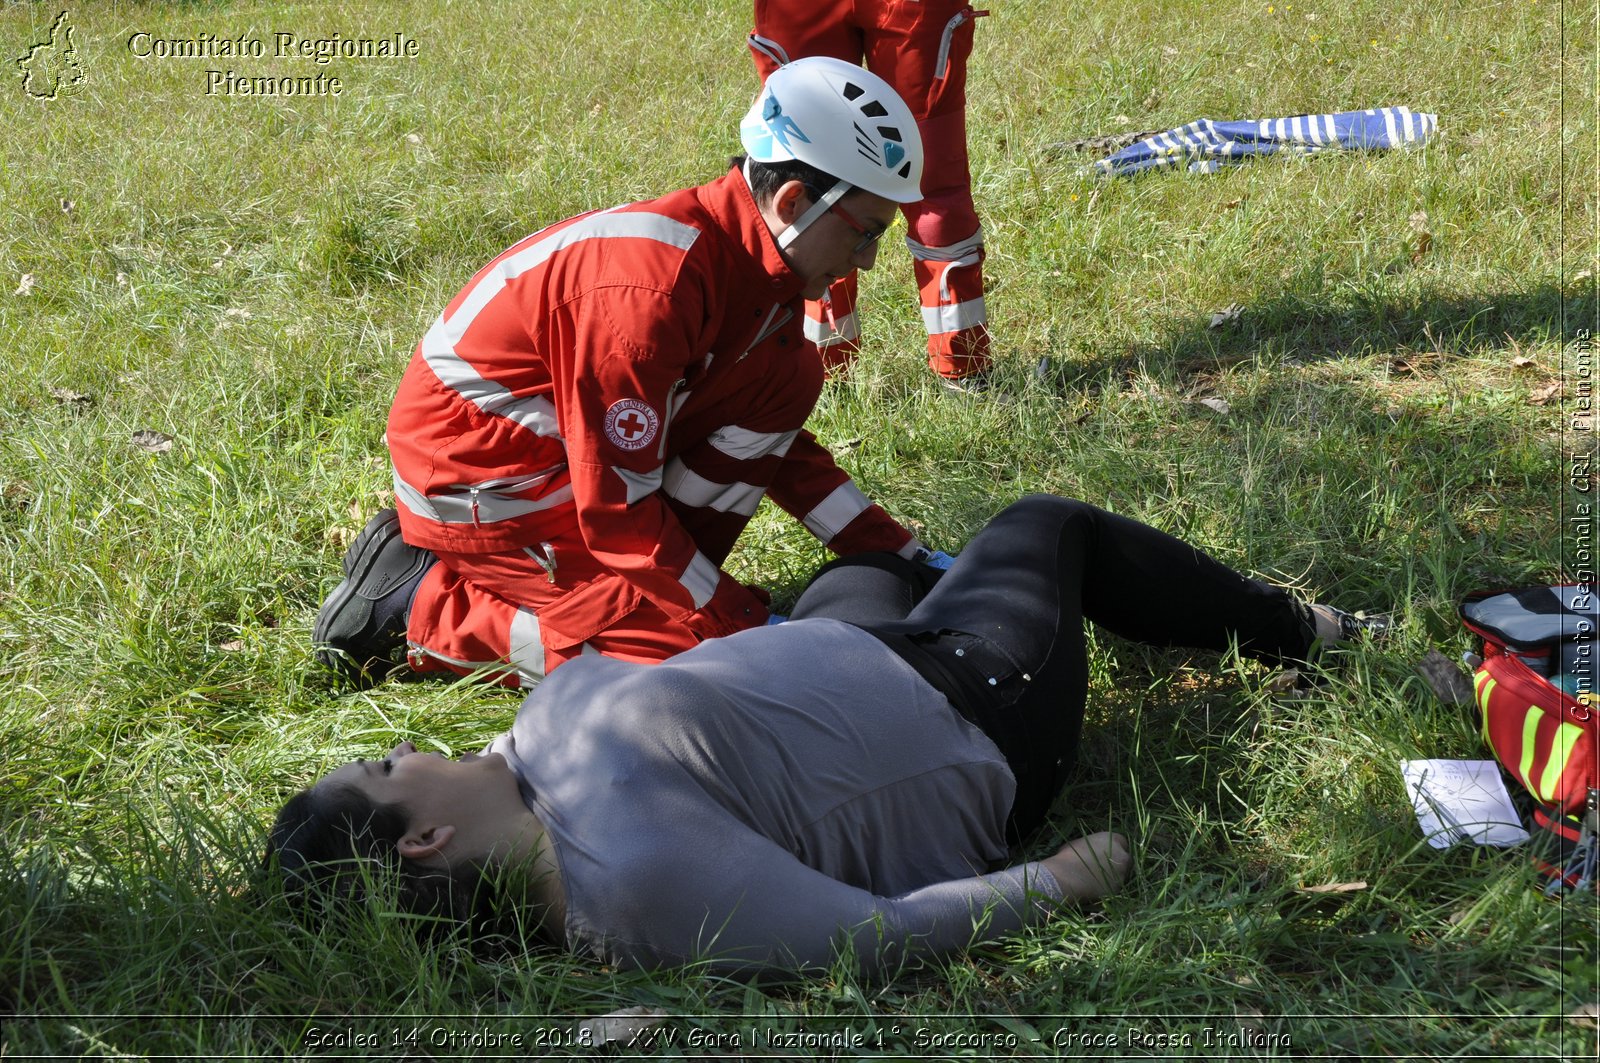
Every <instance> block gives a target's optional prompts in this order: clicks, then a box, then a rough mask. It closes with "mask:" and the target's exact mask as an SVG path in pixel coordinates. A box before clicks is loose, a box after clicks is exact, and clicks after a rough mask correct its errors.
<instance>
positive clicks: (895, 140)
mask: <svg viewBox="0 0 1600 1063" xmlns="http://www.w3.org/2000/svg"><path fill="white" fill-rule="evenodd" d="M739 139H740V140H741V141H742V142H743V143H744V148H745V151H746V152H747V153H748V154H749V157H750V158H751V159H753V160H755V161H756V162H786V161H788V160H790V159H798V160H800V161H801V162H804V163H808V164H810V165H812V166H815V167H816V168H817V169H819V170H821V171H822V172H823V173H826V174H831V175H832V176H834V177H836V178H838V179H839V183H840V184H842V185H844V186H846V187H844V188H840V187H839V185H835V186H834V192H836V193H837V195H835V194H833V192H830V196H832V198H831V199H830V200H829V204H830V205H831V203H832V202H833V201H834V200H837V199H838V197H839V196H842V195H844V194H845V193H846V192H848V191H850V189H851V188H852V187H853V188H860V189H863V190H865V191H867V192H871V193H873V194H874V195H879V196H882V197H883V198H885V199H889V200H893V201H894V202H896V203H914V202H916V201H917V200H919V199H921V198H922V134H921V133H919V132H918V131H917V120H916V119H915V118H913V117H912V115H911V108H909V107H907V106H906V104H905V101H904V100H902V99H901V98H900V96H899V94H898V93H896V92H895V91H894V89H892V88H890V87H889V83H888V82H886V81H884V80H883V79H882V78H880V77H878V75H876V74H874V73H872V72H871V71H869V70H866V69H865V68H863V67H859V66H857V65H855V64H854V63H847V62H845V61H844V60H842V59H832V58H829V57H827V56H820V55H818V56H808V57H807V58H805V59H796V60H795V61H794V62H792V63H786V64H784V65H783V66H780V67H779V68H778V69H777V70H774V71H773V72H772V75H771V76H770V77H768V78H767V83H766V84H765V85H763V86H762V88H761V92H760V93H758V94H757V95H756V100H755V103H753V104H752V105H751V106H750V111H749V113H748V114H746V115H745V116H744V121H743V122H741V123H740V125H739ZM819 206H820V204H819ZM824 209H826V208H824ZM803 227H804V226H801V225H799V224H798V223H797V224H796V226H795V228H796V229H800V228H803Z"/></svg>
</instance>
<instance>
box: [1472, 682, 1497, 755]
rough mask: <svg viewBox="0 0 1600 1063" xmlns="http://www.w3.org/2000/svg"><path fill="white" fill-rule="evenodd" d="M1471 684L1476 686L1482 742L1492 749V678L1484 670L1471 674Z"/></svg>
mask: <svg viewBox="0 0 1600 1063" xmlns="http://www.w3.org/2000/svg"><path fill="white" fill-rule="evenodd" d="M1472 685H1475V687H1477V688H1478V720H1480V724H1482V727H1483V744H1486V746H1488V748H1490V749H1493V748H1494V743H1493V741H1491V740H1490V693H1491V692H1493V690H1494V680H1493V679H1490V674H1488V672H1485V671H1477V672H1474V674H1472Z"/></svg>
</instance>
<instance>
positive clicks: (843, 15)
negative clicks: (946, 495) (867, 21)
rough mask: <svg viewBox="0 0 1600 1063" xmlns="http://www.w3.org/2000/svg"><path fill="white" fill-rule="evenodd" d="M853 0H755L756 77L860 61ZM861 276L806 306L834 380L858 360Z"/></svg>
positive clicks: (808, 333)
mask: <svg viewBox="0 0 1600 1063" xmlns="http://www.w3.org/2000/svg"><path fill="white" fill-rule="evenodd" d="M854 6H855V5H854V4H853V3H851V2H849V0H755V21H756V27H755V31H754V32H753V33H751V34H750V39H749V45H750V54H751V55H752V56H753V57H754V59H755V63H756V73H757V74H759V75H760V76H761V80H762V81H766V79H767V76H768V75H769V74H771V73H772V72H773V71H774V70H776V69H778V66H779V64H781V63H788V62H792V61H794V60H796V59H803V58H805V57H807V56H813V55H825V56H831V57H832V58H834V59H843V60H844V61H845V62H847V63H859V62H861V60H862V58H863V57H864V56H865V38H864V36H863V33H862V29H861V27H860V26H859V25H858V24H857V23H856V22H855V20H854V16H853V9H854ZM856 291H857V288H856V275H855V274H854V273H852V274H850V275H849V276H848V277H844V278H841V279H840V280H838V281H836V282H835V283H834V284H833V285H832V286H831V287H830V288H829V289H828V291H827V293H826V294H825V295H824V296H823V297H822V298H821V299H808V300H806V304H805V314H806V320H805V337H806V339H807V340H809V341H810V342H811V343H812V344H813V345H814V346H815V347H816V348H817V354H818V355H819V356H820V357H821V358H822V366H823V368H824V369H826V370H827V371H828V374H829V375H830V376H831V375H832V374H833V373H834V371H835V370H837V369H840V368H842V367H846V366H848V365H849V364H850V362H851V361H852V360H853V359H854V358H855V354H856V351H857V350H858V349H859V347H860V339H861V324H860V321H859V320H858V319H857V317H856Z"/></svg>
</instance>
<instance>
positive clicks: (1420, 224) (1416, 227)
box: [1409, 210, 1433, 266]
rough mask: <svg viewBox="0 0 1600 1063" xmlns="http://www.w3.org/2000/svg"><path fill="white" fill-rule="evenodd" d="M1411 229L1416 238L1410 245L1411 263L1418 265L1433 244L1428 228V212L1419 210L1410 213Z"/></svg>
mask: <svg viewBox="0 0 1600 1063" xmlns="http://www.w3.org/2000/svg"><path fill="white" fill-rule="evenodd" d="M1409 220H1410V224H1411V231H1412V232H1413V233H1415V234H1416V239H1415V241H1413V243H1412V245H1411V264H1412V265H1413V266H1415V265H1419V264H1420V263H1421V262H1422V259H1423V257H1424V256H1425V255H1427V253H1428V249H1429V248H1431V247H1432V246H1433V233H1432V232H1431V231H1429V229H1428V212H1427V211H1425V210H1419V211H1417V212H1416V213H1414V214H1412V215H1411V218H1410V219H1409Z"/></svg>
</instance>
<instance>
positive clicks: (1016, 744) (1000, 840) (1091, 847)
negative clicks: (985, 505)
mask: <svg viewBox="0 0 1600 1063" xmlns="http://www.w3.org/2000/svg"><path fill="white" fill-rule="evenodd" d="M1085 620H1091V621H1093V622H1094V623H1096V624H1099V625H1101V626H1102V627H1104V628H1106V629H1108V630H1110V631H1112V632H1115V633H1117V634H1119V635H1122V636H1125V637H1128V638H1133V639H1138V640H1140V641H1143V642H1148V643H1153V644H1156V645H1183V646H1191V647H1196V648H1204V649H1223V648H1226V647H1227V646H1229V645H1230V644H1232V643H1236V644H1237V645H1238V647H1239V650H1240V652H1241V653H1244V654H1245V655H1247V656H1250V657H1253V658H1257V659H1260V660H1264V661H1269V662H1279V661H1299V660H1304V659H1305V658H1306V657H1307V655H1308V654H1309V653H1311V651H1312V649H1313V647H1314V646H1316V645H1317V643H1318V642H1319V641H1321V642H1335V641H1339V640H1342V639H1346V638H1350V637H1352V636H1354V635H1356V634H1357V633H1358V632H1360V631H1362V630H1366V629H1370V628H1372V627H1375V626H1377V625H1378V623H1379V622H1378V621H1364V620H1361V619H1359V618H1357V617H1354V616H1351V615H1349V614H1345V613H1341V612H1339V611H1338V610H1334V609H1332V608H1329V607H1327V606H1310V605H1307V604H1305V603H1302V602H1300V601H1298V600H1296V599H1295V598H1294V597H1292V596H1291V595H1289V594H1288V593H1286V592H1285V591H1283V590H1282V589H1280V588H1276V587H1271V586H1268V585H1266V584H1264V583H1260V582H1257V581H1255V580H1252V579H1249V578H1247V577H1245V576H1242V575H1240V574H1239V573H1237V572H1234V571H1232V570H1230V569H1228V568H1226V567H1225V566H1223V565H1222V564H1220V563H1218V562H1217V561H1215V560H1212V559H1211V558H1209V557H1207V556H1206V555H1205V554H1203V553H1201V552H1200V551H1199V550H1197V549H1195V548H1193V547H1191V546H1188V545H1186V544H1184V543H1182V542H1180V541H1178V540H1177V539H1174V538H1172V537H1170V536H1168V535H1166V534H1164V533H1162V532H1159V531H1157V530H1155V529H1153V528H1150V527H1147V526H1145V525H1142V524H1139V523H1137V522H1135V521H1132V520H1128V519H1126V518H1123V517H1118V516H1115V515H1113V514H1111V513H1107V512H1105V511H1103V510H1100V509H1097V508H1095V507H1094V506H1091V505H1088V504H1087V503H1084V502H1079V501H1074V500H1070V499H1063V498H1056V497H1051V496H1045V495H1035V496H1030V497H1028V498H1025V499H1023V500H1021V501H1019V502H1017V503H1014V504H1013V505H1011V506H1009V507H1008V508H1006V509H1005V510H1004V511H1003V512H1002V513H1000V515H999V516H997V517H996V518H995V519H994V520H993V521H992V522H990V523H989V524H988V526H986V527H985V528H984V529H983V530H982V531H981V532H979V534H978V535H977V536H975V537H974V538H973V540H972V541H971V543H970V544H969V545H968V547H967V549H966V550H965V551H964V552H963V553H962V554H961V556H960V557H959V558H958V559H957V560H956V561H955V563H954V565H953V566H952V567H951V568H950V569H949V570H948V571H943V572H941V571H940V570H938V569H934V568H932V567H930V566H928V565H924V564H919V563H917V562H915V561H909V560H906V559H903V558H900V557H898V556H896V555H892V554H876V555H872V554H868V555H860V556H854V557H849V558H842V559H839V560H836V561H834V562H832V563H831V564H829V565H827V566H825V567H824V568H823V569H821V570H820V571H819V572H818V574H817V576H816V577H815V578H814V579H813V581H812V582H811V583H810V584H809V586H808V587H807V588H806V590H805V592H804V593H803V594H802V595H801V597H800V599H799V600H798V602H797V603H796V606H795V609H794V611H793V614H792V617H791V619H789V620H788V621H787V622H785V623H781V624H774V625H770V626H766V627H761V628H755V629H751V630H748V631H743V632H739V633H737V634H734V635H730V636H728V637H726V638H720V639H713V640H710V641H707V642H705V643H703V644H701V645H699V646H697V647H695V648H694V649H691V650H688V651H686V652H684V653H682V654H679V655H678V656H676V657H673V658H670V659H668V660H667V661H665V662H663V663H660V664H653V665H646V664H636V663H630V662H625V661H618V660H615V659H611V658H606V657H599V656H594V657H583V658H579V659H577V660H574V661H571V662H568V663H567V664H566V665H565V666H563V667H562V668H561V669H559V670H558V671H556V672H554V673H552V674H551V675H550V676H548V677H547V678H546V679H545V680H544V681H543V682H541V683H540V684H539V686H538V687H536V688H535V689H534V690H533V691H532V693H530V694H529V695H528V697H527V698H526V700H524V702H523V703H522V706H521V708H520V709H519V710H518V712H517V716H516V720H515V722H514V723H513V725H512V727H511V730H510V731H508V732H507V733H505V734H503V735H501V736H500V737H498V738H496V739H495V740H494V741H493V742H491V743H489V745H488V746H487V748H485V749H484V751H483V752H482V753H480V754H478V755H476V756H471V755H469V756H465V757H462V758H461V759H460V760H458V761H452V760H446V759H444V758H442V757H439V756H437V755H431V754H422V753H418V752H417V751H416V749H415V747H414V746H413V745H412V744H411V743H409V742H403V743H401V744H400V745H398V746H396V747H395V748H394V749H393V750H392V751H391V752H390V753H389V755H388V756H387V757H385V758H383V759H382V760H375V761H357V762H355V763H353V764H347V765H345V766H343V767H341V768H338V769H337V770H335V771H333V772H331V773H329V774H328V775H326V776H325V777H323V778H322V779H321V780H320V781H319V782H317V783H316V784H315V785H314V786H312V787H311V788H310V789H308V790H305V791H303V792H301V793H299V794H297V795H295V796H294V797H293V798H292V799H291V800H290V801H289V802H288V803H287V804H286V805H285V806H284V808H283V809H282V811H281V812H280V813H279V815H278V817H277V821H276V823H275V824H274V825H273V827H272V831H271V835H270V839H269V841H268V846H267V858H268V864H269V866H270V865H271V864H272V863H273V862H276V864H277V865H278V866H279V868H280V869H281V874H282V876H283V882H284V884H285V887H286V888H287V889H288V890H289V891H290V895H291V896H292V897H294V898H296V899H298V900H299V901H300V902H302V903H305V902H308V901H310V900H311V898H313V897H322V898H327V897H329V896H339V895H341V894H344V895H349V894H351V893H352V892H355V893H359V891H360V890H361V889H362V888H363V886H362V884H363V883H366V884H370V882H371V880H372V878H373V874H374V873H375V872H376V873H378V874H384V875H386V874H389V873H391V872H393V873H398V876H399V880H400V884H399V886H398V888H397V892H398V896H399V898H400V900H401V902H402V903H403V904H404V905H405V906H407V907H409V908H411V909H412V910H427V911H434V912H443V913H445V914H449V915H452V916H454V917H458V918H461V919H470V920H473V921H478V920H481V919H483V918H485V917H487V916H492V915H493V914H495V913H496V911H501V910H503V908H504V907H505V906H507V905H512V904H517V905H523V906H525V907H524V908H523V911H524V914H526V915H528V916H529V917H530V918H527V919H525V920H524V924H523V925H524V926H527V925H532V924H537V925H538V926H539V927H540V930H539V933H540V935H541V936H542V937H544V938H545V939H547V940H549V941H551V942H554V943H558V944H561V945H563V946H566V947H568V948H570V949H572V950H574V951H578V952H585V953H588V954H591V955H593V956H594V957H595V958H597V959H599V960H601V961H602V962H605V963H608V964H613V965H619V966H629V967H634V966H636V967H646V968H648V967H654V966H658V965H667V964H679V963H683V962H686V961H690V960H694V959H697V958H703V959H708V960H710V961H711V963H712V966H713V968H714V969H717V970H722V971H727V972H730V973H756V972H761V971H769V970H772V969H775V968H776V969H785V970H806V969H814V968H819V967H823V966H826V965H828V964H829V963H830V962H832V961H833V960H834V959H835V958H836V957H838V956H845V957H853V959H854V961H855V962H857V963H859V964H860V965H861V966H862V967H863V968H864V969H865V970H866V971H868V972H873V973H880V974H881V973H888V972H892V971H893V970H894V969H895V968H896V967H898V966H899V965H901V964H903V963H905V962H906V961H908V960H914V959H916V958H919V957H924V956H934V955H939V954H944V953H948V952H951V951H954V950H958V949H960V948H962V947H964V946H967V945H969V944H972V943H975V942H977V941H983V940H989V939H993V938H996V937H998V936H1000V935H1003V934H1006V933H1008V932H1010V931H1013V930H1016V929H1017V928H1019V927H1022V926H1024V925H1026V924H1029V923H1033V922H1036V921H1038V920H1039V919H1042V918H1045V917H1047V916H1048V915H1049V913H1050V911H1051V910H1052V907H1053V906H1055V905H1057V904H1061V903H1067V902H1079V901H1088V900H1093V899H1096V898H1099V897H1101V896H1103V895H1105V894H1106V893H1108V892H1110V891H1112V890H1114V889H1116V888H1117V887H1118V886H1119V885H1120V884H1121V883H1122V882H1123V880H1124V879H1125V878H1126V876H1127V874H1128V870H1129V865H1130V863H1131V856H1130V853H1129V848H1128V844H1127V842H1126V841H1125V840H1124V839H1123V838H1122V837H1121V836H1119V835H1116V834H1111V833H1100V834H1093V835H1090V836H1088V837H1083V838H1078V839H1076V840H1073V841H1071V842H1068V843H1067V844H1066V845H1064V846H1062V847H1061V848H1060V849H1059V850H1057V851H1056V852H1055V853H1053V854H1052V855H1050V856H1047V857H1045V858H1043V859H1039V860H1032V861H1027V862H1024V863H1019V864H1014V865H1012V866H1005V865H1006V862H1007V853H1008V843H1016V842H1019V841H1020V840H1022V839H1025V838H1027V837H1028V836H1029V835H1030V834H1031V833H1032V832H1033V831H1034V830H1036V829H1037V828H1038V827H1039V826H1040V825H1041V824H1042V823H1043V821H1044V818H1045V815H1046V812H1047V811H1048V809H1049V808H1050V806H1051V803H1052V801H1053V800H1054V798H1055V797H1056V795H1057V793H1058V791H1059V789H1060V787H1061V785H1062V782H1063V780H1064V777H1065V772H1066V770H1067V768H1068V766H1069V765H1070V764H1071V762H1072V760H1073V756H1074V751H1075V748H1076V746H1077V743H1078V735H1079V729H1080V725H1081V722H1082V719H1083V711H1084V703H1085V699H1086V696H1087V688H1088V671H1087V659H1086V652H1085V639H1084V628H1083V624H1084V621H1085ZM363 868H364V869H365V871H364V872H363V871H362V869H363ZM507 868H519V869H521V870H523V871H526V872H532V873H531V874H523V875H521V876H520V878H519V881H522V882H524V883H526V884H527V889H526V893H525V894H524V893H521V892H518V894H517V895H516V896H515V897H509V896H507V895H506V893H505V891H503V890H502V891H500V892H498V893H496V892H495V891H492V890H487V889H484V888H480V887H481V886H482V884H483V883H484V882H485V881H489V880H500V881H502V882H504V881H505V880H506V878H507V876H505V875H504V874H503V872H504V871H505V869H507ZM996 868H998V870H996ZM352 872H356V873H352Z"/></svg>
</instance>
